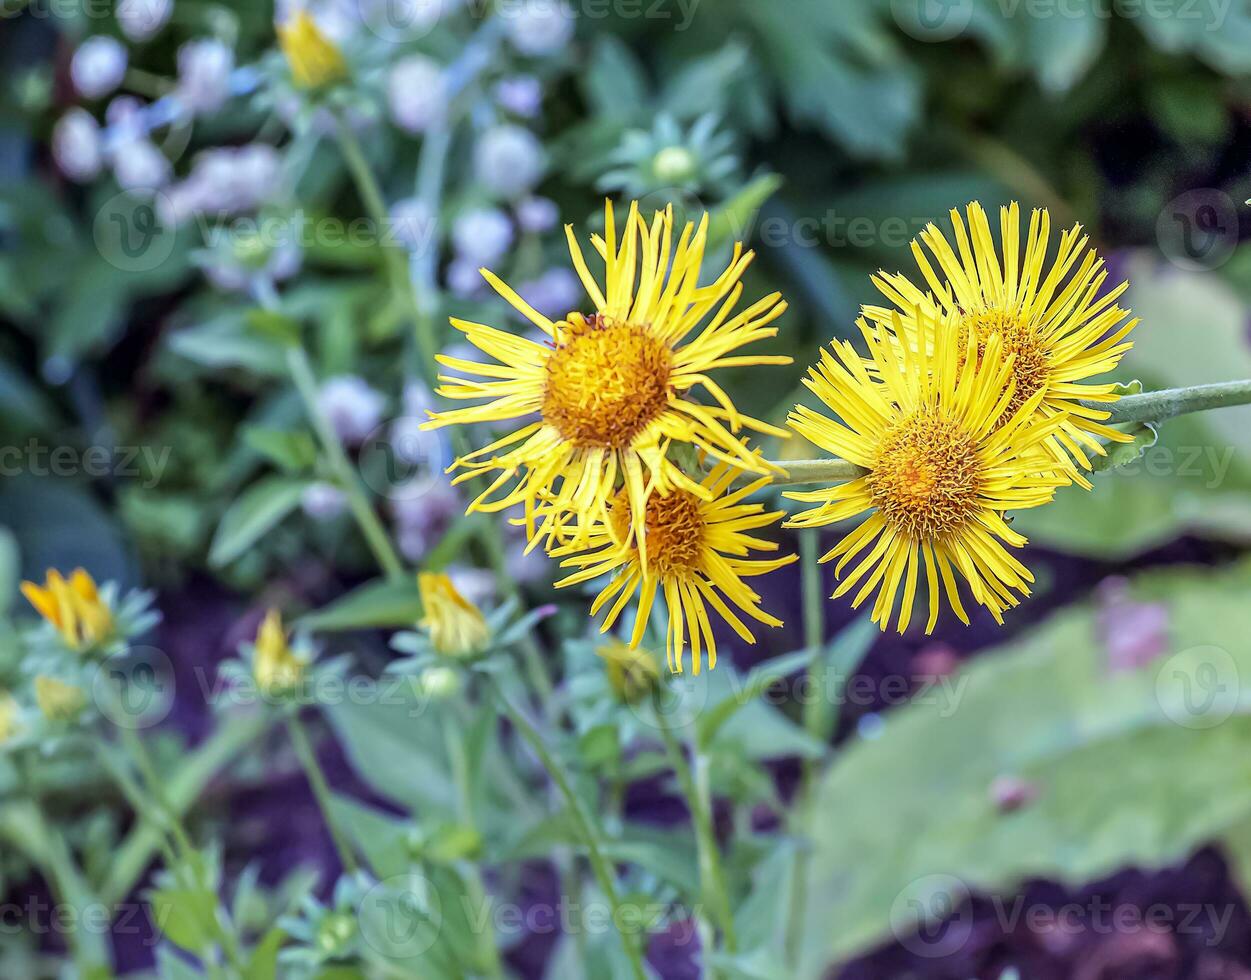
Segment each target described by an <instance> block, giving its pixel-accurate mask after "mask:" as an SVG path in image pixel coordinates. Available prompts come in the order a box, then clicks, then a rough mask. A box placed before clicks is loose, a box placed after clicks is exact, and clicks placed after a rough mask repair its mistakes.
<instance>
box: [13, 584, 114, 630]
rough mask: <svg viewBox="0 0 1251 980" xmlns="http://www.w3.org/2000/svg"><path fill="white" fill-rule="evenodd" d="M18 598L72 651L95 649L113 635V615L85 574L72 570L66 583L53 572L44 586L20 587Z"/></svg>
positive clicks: (26, 585)
mask: <svg viewBox="0 0 1251 980" xmlns="http://www.w3.org/2000/svg"><path fill="white" fill-rule="evenodd" d="M22 595H24V596H25V597H26V599H27V601H29V602H30V604H31V605H32V606H34V607H35V609H36V610H37V611H38V613H39V615H41V616H42V617H43V618H44V619H46V620H47V621H48V622H49V623H51V624H52V625H53V626H55V627H56V628H57V630H58V632H60V634H61V636H62V637H63V638H64V640H65V642H66V644H68V645H69V646H70V647H71V648H72V649H74V650H86V649H89V648H91V647H94V646H98V645H99V644H101V643H103V642H104V641H105V640H106V639H108V638H109V635H110V634H111V633H112V632H113V615H112V613H111V612H110V611H109V607H108V604H107V603H105V601H104V600H103V599H101V598H100V591H99V590H98V589H97V588H96V582H95V579H93V578H92V577H91V576H90V575H89V574H88V573H87V572H86V570H84V569H82V568H76V569H74V571H73V573H71V575H70V577H69V580H68V581H66V580H65V579H64V578H63V577H62V576H61V573H60V572H58V571H57V570H56V569H55V568H53V569H49V570H48V574H47V576H46V580H45V583H44V584H43V585H42V586H40V585H36V584H35V583H34V582H23V583H22Z"/></svg>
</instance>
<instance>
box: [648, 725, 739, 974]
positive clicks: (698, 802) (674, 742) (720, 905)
mask: <svg viewBox="0 0 1251 980" xmlns="http://www.w3.org/2000/svg"><path fill="white" fill-rule="evenodd" d="M656 719H657V721H658V723H659V727H660V735H661V739H662V740H663V741H664V743H665V751H666V753H667V754H668V756H669V764H670V766H672V767H673V774H674V775H675V776H676V777H677V780H678V786H679V787H680V788H681V790H682V795H683V796H684V797H685V798H686V806H687V809H688V810H690V811H691V824H692V826H693V827H694V828H695V848H696V851H697V852H698V857H699V879H700V886H701V888H702V890H703V893H704V894H703V900H704V901H705V902H707V903H708V904H709V905H710V906H711V907H712V909H713V916H714V918H715V919H716V922H717V925H718V926H720V928H721V934H722V936H723V937H724V942H725V948H726V950H727V951H728V952H730V953H734V952H737V949H738V936H737V934H736V932H735V930H734V913H733V911H732V910H731V908H730V896H729V893H728V892H727V891H726V887H725V875H724V874H723V873H722V870H721V850H720V848H719V847H718V846H717V835H716V831H715V830H714V828H713V825H712V789H711V786H710V784H709V782H708V763H707V760H706V759H705V758H703V756H702V755H700V754H699V751H698V749H697V748H696V747H695V746H693V745H692V746H691V757H692V762H693V764H688V762H687V760H686V755H685V753H684V752H683V751H682V746H681V745H680V744H679V743H678V739H677V736H676V735H675V734H674V732H673V729H672V728H670V727H669V715H668V712H667V711H665V710H664V708H663V706H662V705H660V704H659V703H657V705H656ZM704 952H705V954H706V956H707V955H708V954H711V953H712V948H711V946H709V948H707V949H706V950H705V951H704Z"/></svg>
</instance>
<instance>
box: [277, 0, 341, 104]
mask: <svg viewBox="0 0 1251 980" xmlns="http://www.w3.org/2000/svg"><path fill="white" fill-rule="evenodd" d="M278 43H279V44H280V45H281V46H282V53H283V54H284V55H286V57H287V64H288V65H290V67H291V77H292V79H293V80H294V81H295V84H296V85H297V86H298V87H299V88H308V89H312V88H321V87H322V86H324V85H329V84H330V83H331V82H337V81H340V80H341V79H344V78H346V77H347V74H348V67H347V62H346V61H345V60H344V58H343V52H342V51H340V50H339V47H338V45H336V44H335V43H334V42H333V41H332V40H330V38H328V37H326V35H325V34H324V33H322V30H321V28H320V27H318V26H317V21H315V20H314V19H313V17H312V15H311V14H310V13H309V12H308V11H307V10H303V9H302V10H300V11H299V12H298V13H297V14H296V15H295V16H294V17H293V18H292V19H291V20H290V21H289V22H288V23H286V24H280V25H279V26H278Z"/></svg>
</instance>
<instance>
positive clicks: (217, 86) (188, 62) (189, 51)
mask: <svg viewBox="0 0 1251 980" xmlns="http://www.w3.org/2000/svg"><path fill="white" fill-rule="evenodd" d="M234 67H235V53H234V52H233V51H232V50H231V49H230V47H229V46H228V45H226V44H223V43H222V42H221V41H218V40H216V39H215V38H204V39H202V40H199V41H188V42H187V43H186V44H184V45H183V46H182V47H181V48H179V49H178V98H179V99H180V100H181V102H182V104H183V105H184V106H185V107H186V108H187V109H188V110H189V111H191V112H194V113H199V112H216V111H217V110H218V109H220V108H221V107H222V105H223V103H225V101H226V99H227V97H229V95H230V73H231V72H232V71H234Z"/></svg>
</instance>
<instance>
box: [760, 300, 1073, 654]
mask: <svg viewBox="0 0 1251 980" xmlns="http://www.w3.org/2000/svg"><path fill="white" fill-rule="evenodd" d="M858 325H859V327H860V329H861V331H862V332H863V333H864V336H865V340H866V341H867V342H868V346H869V351H870V359H869V361H868V362H866V361H865V360H863V359H862V358H861V357H860V355H859V354H858V353H857V352H856V350H855V348H854V347H853V346H852V345H851V344H850V343H848V342H846V341H835V342H834V343H833V344H832V345H831V348H832V353H831V352H828V351H822V352H821V359H820V361H819V363H818V364H817V365H816V366H814V367H813V368H812V369H811V370H810V371H809V374H808V377H807V378H806V379H805V381H804V384H805V385H806V386H807V387H808V388H809V389H810V390H811V391H812V392H813V393H814V394H815V395H816V396H817V397H818V398H820V399H821V401H822V402H824V403H825V404H826V405H827V406H828V407H829V408H830V409H832V410H833V411H834V413H835V414H836V415H837V416H838V419H837V420H835V419H831V418H828V417H827V416H825V415H823V414H821V413H820V412H817V411H814V410H813V409H810V408H808V407H806V406H803V405H800V406H797V407H796V408H795V410H794V411H793V412H792V413H791V417H790V419H789V422H790V424H791V426H792V427H793V428H794V429H795V431H796V432H798V433H800V434H801V435H803V436H804V437H805V438H807V439H809V440H811V441H812V442H813V443H815V444H816V445H818V446H820V447H821V448H823V449H825V450H826V451H828V452H830V453H833V454H835V455H837V456H841V457H842V458H844V459H846V460H849V461H851V462H852V463H855V464H857V465H858V466H861V467H863V468H864V469H865V470H866V471H867V472H866V474H865V475H864V476H861V477H859V478H858V479H855V480H851V481H849V482H847V483H843V484H839V485H837V486H832V487H827V488H824V489H820V490H811V491H788V492H787V493H786V494H785V496H787V497H790V498H791V499H793V500H802V501H808V502H813V503H816V504H817V506H816V507H814V508H812V509H811V510H807V511H803V512H802V513H799V514H797V515H795V516H794V517H793V518H791V520H790V521H788V526H790V527H820V526H823V525H826V524H833V523H835V522H837V521H844V520H848V519H850V518H853V517H858V516H860V515H867V516H866V517H865V519H864V520H863V522H862V523H861V524H860V525H859V526H858V527H856V528H855V529H854V530H852V531H851V532H849V533H848V534H847V535H846V536H845V537H844V538H843V539H842V540H841V541H840V542H839V543H838V544H837V545H835V547H834V548H833V549H832V550H830V552H829V553H828V554H826V555H824V556H823V557H822V559H821V560H822V561H831V560H833V559H835V558H837V559H839V561H838V564H837V565H836V566H835V569H834V572H835V576H836V577H838V578H841V579H842V581H841V583H840V584H839V586H838V588H837V589H836V590H835V592H834V594H833V596H831V598H838V597H839V596H841V595H844V594H845V593H847V592H848V591H850V590H851V589H852V588H854V587H855V586H856V585H857V584H859V586H860V589H859V591H858V592H857V593H856V596H855V599H854V600H853V602H852V606H853V607H858V606H859V605H860V604H861V603H862V602H864V600H865V599H866V598H867V597H868V596H869V595H870V594H871V593H872V592H873V591H874V590H875V589H876V590H877V599H876V600H875V602H874V605H873V621H874V622H875V623H877V624H878V625H879V626H880V627H881V628H882V629H883V630H885V629H886V628H887V626H888V625H889V623H890V620H891V617H892V616H893V615H894V610H895V605H896V599H897V597H898V596H899V588H900V585H901V584H902V585H903V599H902V605H901V608H900V609H899V613H898V629H899V632H901V633H902V632H903V631H904V630H905V629H907V627H908V623H909V622H910V621H911V618H912V607H913V603H914V600H915V597H916V591H917V578H918V573H919V571H920V569H921V568H922V567H924V569H925V577H926V582H927V584H928V587H929V620H928V622H927V623H926V626H925V631H926V632H927V633H929V632H932V631H933V629H934V624H935V623H936V622H937V620H938V613H939V604H940V592H939V585H938V583H939V579H941V580H942V583H943V591H944V592H945V594H946V596H947V601H948V603H949V604H950V606H951V608H952V609H953V610H954V611H955V614H956V615H957V616H958V617H959V618H960V619H961V620H962V621H963V622H964V623H966V624H967V623H968V621H969V619H968V615H967V614H966V613H965V611H964V607H963V606H962V605H961V601H960V593H959V589H958V588H957V585H956V573H958V574H959V575H960V576H961V577H963V578H964V580H965V581H966V582H967V583H968V588H969V591H970V593H971V594H972V596H973V600H974V601H975V602H977V603H980V604H981V605H983V606H985V607H986V608H988V609H989V610H990V612H991V615H993V616H994V617H995V619H996V620H997V621H998V622H1000V623H1002V622H1003V612H1004V610H1005V609H1007V608H1009V607H1011V606H1015V605H1017V603H1018V602H1019V601H1020V600H1019V598H1018V596H1027V595H1029V594H1030V590H1029V583H1031V582H1033V580H1034V579H1033V576H1032V575H1031V574H1030V572H1029V570H1028V569H1027V568H1026V567H1025V566H1024V565H1023V564H1021V562H1020V561H1018V560H1017V559H1016V558H1015V557H1013V555H1012V554H1011V553H1010V551H1009V550H1008V548H1019V547H1021V546H1022V545H1024V544H1025V543H1026V541H1025V538H1024V537H1023V536H1022V535H1020V534H1018V533H1017V532H1016V531H1014V530H1012V528H1011V527H1009V526H1008V524H1007V522H1006V521H1005V520H1004V516H1003V515H1004V512H1005V511H1011V510H1018V509H1023V508H1027V507H1037V506H1039V505H1040V504H1045V503H1047V502H1048V501H1050V500H1051V499H1052V496H1053V494H1054V492H1055V488H1056V486H1059V485H1063V484H1064V483H1065V479H1064V477H1062V476H1060V475H1058V474H1056V473H1054V472H1045V471H1046V469H1047V467H1046V463H1047V461H1048V459H1049V457H1048V456H1047V454H1046V451H1045V450H1044V449H1042V445H1043V443H1044V442H1045V441H1046V440H1047V438H1048V437H1049V436H1051V435H1053V434H1054V433H1056V432H1057V431H1058V430H1059V428H1060V427H1061V426H1062V425H1063V424H1064V422H1065V416H1064V415H1058V414H1057V415H1053V416H1052V417H1050V418H1046V419H1044V418H1041V417H1040V416H1039V413H1038V408H1039V405H1040V404H1041V403H1042V400H1043V398H1044V397H1045V393H1044V392H1043V391H1035V392H1034V393H1033V394H1032V395H1030V396H1029V398H1027V399H1026V400H1025V401H1024V402H1022V403H1020V404H1019V406H1018V407H1017V408H1015V409H1013V407H1012V406H1013V405H1016V404H1017V395H1016V391H1017V382H1016V379H1015V377H1014V364H1015V362H1014V358H1013V357H1012V355H1007V356H1005V354H1004V352H1003V342H1002V340H1001V338H1000V337H999V336H998V335H994V336H992V337H991V338H990V339H989V340H988V341H987V343H986V345H985V348H984V349H979V346H978V345H977V344H974V343H972V342H971V341H970V340H969V339H968V338H967V337H965V336H963V335H962V334H961V333H960V331H959V330H958V329H949V330H938V331H936V332H935V334H934V342H933V344H932V345H928V344H923V345H920V346H919V347H918V348H917V349H915V350H914V349H912V348H911V347H910V346H909V345H907V344H899V343H896V342H895V341H894V338H893V337H892V336H891V335H890V334H889V333H888V332H887V331H886V330H884V329H882V328H881V327H872V326H870V325H869V324H868V323H866V322H865V321H864V320H863V319H862V320H860V321H859V323H858ZM895 326H896V329H897V330H898V329H900V324H899V322H898V320H896V323H895ZM866 549H868V551H867V554H865V551H866ZM861 556H863V557H861ZM857 558H860V560H859V562H858V563H857V564H855V565H854V566H853V567H852V569H851V571H850V572H849V573H848V574H847V575H846V576H845V577H844V575H843V572H844V570H845V569H846V568H847V566H848V565H849V564H850V563H851V562H852V561H854V560H855V559H857Z"/></svg>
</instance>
